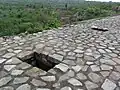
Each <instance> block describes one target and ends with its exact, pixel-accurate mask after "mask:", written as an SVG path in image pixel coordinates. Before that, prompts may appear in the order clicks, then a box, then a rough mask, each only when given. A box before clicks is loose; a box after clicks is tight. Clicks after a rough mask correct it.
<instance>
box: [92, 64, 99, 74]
mask: <svg viewBox="0 0 120 90" xmlns="http://www.w3.org/2000/svg"><path fill="white" fill-rule="evenodd" d="M90 68H91V69H92V71H93V72H96V71H100V67H99V66H98V65H91V66H90Z"/></svg>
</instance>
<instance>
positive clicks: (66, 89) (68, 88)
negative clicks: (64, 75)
mask: <svg viewBox="0 0 120 90" xmlns="http://www.w3.org/2000/svg"><path fill="white" fill-rule="evenodd" d="M60 90H72V89H71V87H68V86H65V87H63V88H61V89H60Z"/></svg>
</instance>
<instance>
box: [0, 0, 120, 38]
mask: <svg viewBox="0 0 120 90" xmlns="http://www.w3.org/2000/svg"><path fill="white" fill-rule="evenodd" d="M19 1H20V2H19ZM41 1H43V0H41ZM73 1H74V0H73ZM33 2H34V0H33V1H32V2H29V3H28V2H26V1H24V2H21V0H18V3H8V2H7V3H0V36H6V35H16V34H20V33H24V32H27V33H36V32H41V31H43V30H47V29H51V28H57V27H59V26H61V24H68V23H73V22H76V21H82V20H87V19H93V18H99V17H106V16H112V15H116V14H119V13H120V12H119V11H117V12H116V11H115V10H113V8H114V7H117V6H120V4H119V3H112V2H110V3H101V2H82V3H75V2H71V3H70V2H69V3H67V2H62V3H59V4H58V3H53V2H51V3H50V2H49V3H48V4H47V3H45V2H44V4H43V3H33ZM62 19H64V20H62ZM67 19H68V21H67Z"/></svg>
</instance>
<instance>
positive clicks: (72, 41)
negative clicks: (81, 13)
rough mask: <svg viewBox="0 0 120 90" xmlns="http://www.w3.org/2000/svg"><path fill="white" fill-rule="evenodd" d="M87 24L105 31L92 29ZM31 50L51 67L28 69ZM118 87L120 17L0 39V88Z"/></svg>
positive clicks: (103, 89)
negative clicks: (106, 29) (46, 68)
mask: <svg viewBox="0 0 120 90" xmlns="http://www.w3.org/2000/svg"><path fill="white" fill-rule="evenodd" d="M93 25H95V26H97V27H100V28H108V29H109V31H106V32H102V31H96V30H92V29H91V26H93ZM36 53H37V54H39V56H40V57H39V58H40V60H45V61H48V62H49V63H54V64H51V66H52V67H53V68H52V69H50V70H48V71H47V70H46V71H44V70H42V68H38V67H33V66H32V65H33V64H34V66H35V64H38V63H39V62H38V61H37V63H36V61H34V60H36V57H35V55H36ZM26 62H29V63H30V62H31V63H32V65H30V64H28V63H26ZM39 64H41V63H39ZM41 65H42V64H41ZM43 67H44V66H43ZM44 68H45V67H44ZM119 89H120V16H113V17H107V18H104V19H100V20H88V21H87V20H86V21H84V23H78V24H76V25H68V26H65V27H62V28H58V29H54V30H47V31H46V30H45V31H43V32H38V33H33V34H28V35H26V36H21V35H19V36H10V37H0V90H119Z"/></svg>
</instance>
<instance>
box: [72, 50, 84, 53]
mask: <svg viewBox="0 0 120 90" xmlns="http://www.w3.org/2000/svg"><path fill="white" fill-rule="evenodd" d="M74 52H75V53H84V51H82V50H80V49H76V50H74Z"/></svg>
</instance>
